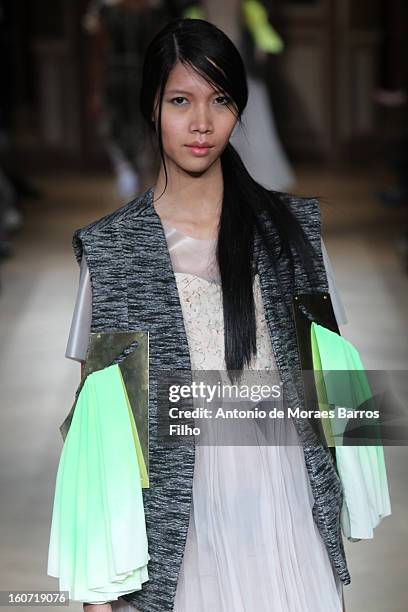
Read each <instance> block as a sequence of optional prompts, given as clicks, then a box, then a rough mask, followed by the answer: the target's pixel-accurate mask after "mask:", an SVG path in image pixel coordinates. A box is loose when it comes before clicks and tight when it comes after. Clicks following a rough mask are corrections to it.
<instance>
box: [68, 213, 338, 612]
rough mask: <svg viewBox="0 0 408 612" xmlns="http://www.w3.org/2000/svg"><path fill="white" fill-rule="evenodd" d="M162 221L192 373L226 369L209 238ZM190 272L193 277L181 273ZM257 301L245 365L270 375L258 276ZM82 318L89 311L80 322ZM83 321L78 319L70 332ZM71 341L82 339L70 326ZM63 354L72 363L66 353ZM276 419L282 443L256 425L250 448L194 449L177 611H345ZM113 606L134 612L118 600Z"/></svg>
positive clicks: (293, 451)
mask: <svg viewBox="0 0 408 612" xmlns="http://www.w3.org/2000/svg"><path fill="white" fill-rule="evenodd" d="M163 225H164V226H165V229H166V238H167V241H168V247H169V252H170V256H171V259H172V263H173V266H174V269H175V278H176V282H177V287H178V291H179V296H180V303H181V307H182V311H183V317H184V324H185V329H186V334H187V339H188V345H189V350H190V358H191V366H192V369H193V370H225V361H224V340H223V312H222V293H221V285H220V283H219V273H218V269H217V267H216V264H215V258H214V251H213V246H214V241H211V240H197V239H193V238H191V237H189V236H185V235H183V234H181V233H180V232H179V231H178V230H176V229H174V228H172V227H170V226H168V225H166V224H163ZM186 268H187V269H188V270H190V271H189V272H186V271H182V270H183V269H184V270H185V269H186ZM177 270H179V271H177ZM254 297H255V307H256V320H257V347H258V351H257V355H256V358H255V359H253V360H252V362H251V365H250V369H251V370H252V369H253V370H276V364H275V360H274V356H273V351H272V346H271V341H270V334H269V331H268V327H267V322H266V319H265V314H264V309H263V303H262V295H261V289H260V284H259V276H258V274H257V275H256V276H255V279H254ZM83 301H84V300H83ZM77 302H78V300H77ZM77 305H78V304H77ZM86 316H88V318H89V312H88V315H86V313H85V315H84V314H82V319H83V320H84V319H86ZM80 318H81V317H80V315H78V314H77V316H76V317H75V316H74V320H73V327H75V328H76V329H79V327H80ZM71 336H72V338H74V337H76V339H77V340H78V334H76V336H75V330H74V329H72V328H71V333H70V337H71ZM72 338H71V339H72ZM77 346H79V344H78V343H77ZM67 353H70V355H69V356H71V358H72V350H71V351H68V347H67ZM67 356H68V355H67ZM73 358H76V356H75V355H74V356H73ZM223 374H224V375H225V372H224V373H223ZM272 421H273V422H274V427H275V432H274V435H275V436H276V440H279V441H280V443H281V444H283V443H285V444H286V445H285V446H283V445H260V444H259V442H257V436H258V430H257V427H256V424H255V422H254V425H253V427H252V430H250V431H249V436H252V437H253V440H252V442H251V445H246V446H238V445H230V446H219V445H218V446H217V445H199V444H197V445H196V460H195V469H194V478H193V495H192V505H191V514H190V523H189V528H188V535H187V541H186V547H185V554H184V557H183V561H182V565H181V568H180V573H179V580H178V584H177V591H176V597H175V604H174V612H210V611H211V612H231V611H232V610H233V611H234V612H254V611H258V610H262V611H265V612H268V611H270V612H342V583H341V582H340V580H339V579H338V578H337V576H336V575H335V573H334V572H333V569H332V566H331V563H330V560H329V556H328V553H327V551H326V548H325V546H324V543H323V541H322V538H321V536H320V533H319V531H318V529H317V526H316V524H315V522H314V519H313V516H312V506H313V494H312V491H311V487H310V482H309V478H308V475H307V470H306V465H305V461H304V455H303V449H302V447H301V445H299V444H298V443H297V442H298V440H297V433H296V430H295V428H294V426H293V423H292V421H291V420H289V421H288V420H280V419H273V420H272ZM205 427H207V428H209V429H208V431H210V430H211V427H213V425H212V423H210V422H207V424H205ZM210 434H211V432H210ZM113 609H114V610H115V611H116V612H128V611H129V612H135V611H136V612H137V608H135V607H134V606H130V605H129V604H127V603H126V602H125V601H124V600H121V599H119V600H118V601H116V602H114V603H113Z"/></svg>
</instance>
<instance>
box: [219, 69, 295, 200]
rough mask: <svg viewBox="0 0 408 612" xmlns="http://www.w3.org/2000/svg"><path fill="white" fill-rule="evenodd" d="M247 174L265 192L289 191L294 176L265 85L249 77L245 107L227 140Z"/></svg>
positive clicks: (293, 182) (292, 184)
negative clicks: (264, 188) (239, 120)
mask: <svg viewBox="0 0 408 612" xmlns="http://www.w3.org/2000/svg"><path fill="white" fill-rule="evenodd" d="M230 142H231V144H232V145H233V146H234V147H235V148H236V150H237V151H238V153H239V155H240V157H241V159H242V161H243V162H244V164H245V167H246V168H247V170H248V172H249V173H250V175H251V176H252V177H253V178H254V179H255V180H256V181H257V182H258V183H260V184H261V185H263V186H264V187H266V188H267V189H273V190H274V191H290V190H293V187H294V185H295V175H294V172H293V170H292V167H291V165H290V163H289V160H288V158H287V156H286V153H285V151H284V149H283V147H282V144H281V142H280V139H279V135H278V132H277V130H276V127H275V120H274V117H273V112H272V107H271V103H270V101H269V94H268V90H267V88H266V85H265V83H264V82H263V81H261V80H260V79H258V78H254V77H252V76H250V75H248V104H247V106H246V108H245V110H244V112H243V114H242V127H241V125H240V124H239V123H237V125H236V126H235V128H234V131H233V133H232V136H231V138H230Z"/></svg>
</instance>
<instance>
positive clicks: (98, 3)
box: [84, 0, 168, 202]
mask: <svg viewBox="0 0 408 612" xmlns="http://www.w3.org/2000/svg"><path fill="white" fill-rule="evenodd" d="M167 17H168V16H167V15H166V13H165V11H164V10H163V9H161V8H160V7H158V6H157V2H153V1H152V0H92V1H91V2H90V4H89V7H88V10H87V13H86V15H85V19H84V26H85V28H86V31H87V32H88V33H89V34H90V35H91V36H92V38H91V48H90V85H89V89H90V95H89V110H90V114H91V115H92V116H93V117H94V118H98V129H99V132H100V135H101V137H102V139H103V141H104V144H105V147H106V150H107V152H108V154H109V157H110V159H111V162H112V165H113V169H114V171H115V176H116V185H117V191H118V195H119V196H120V198H121V200H122V202H123V201H128V200H129V199H130V198H132V197H134V196H135V195H136V194H137V193H138V191H139V190H140V184H141V183H140V176H141V175H142V174H143V173H144V172H145V171H146V169H147V168H148V167H149V165H150V166H151V165H153V152H152V151H150V150H149V144H150V143H149V140H148V139H146V133H145V130H144V129H143V127H144V126H143V118H142V117H141V114H140V110H139V106H138V96H139V89H140V78H139V75H141V72H142V62H143V55H144V52H145V50H146V47H147V44H148V42H149V41H150V39H151V38H152V36H153V35H154V34H155V33H157V32H158V30H159V29H160V27H161V26H163V25H164V24H165V23H166V22H167V21H168V19H167Z"/></svg>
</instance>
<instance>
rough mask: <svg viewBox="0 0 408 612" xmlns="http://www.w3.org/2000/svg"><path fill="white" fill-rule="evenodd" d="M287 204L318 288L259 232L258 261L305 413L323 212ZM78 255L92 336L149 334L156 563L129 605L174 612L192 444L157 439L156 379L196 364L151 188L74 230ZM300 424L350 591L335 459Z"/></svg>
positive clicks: (308, 203) (318, 518)
mask: <svg viewBox="0 0 408 612" xmlns="http://www.w3.org/2000/svg"><path fill="white" fill-rule="evenodd" d="M286 197H287V201H288V203H289V205H290V206H291V209H292V210H293V212H294V213H295V215H296V216H297V218H298V220H299V221H300V223H301V224H302V226H303V228H304V230H305V232H306V234H307V237H308V239H309V240H310V241H311V242H312V244H313V246H314V247H315V249H316V252H317V254H318V264H317V272H318V274H317V278H318V281H317V282H318V285H317V286H316V285H314V286H313V287H312V286H311V285H310V284H309V280H308V278H307V275H306V273H305V270H304V269H303V266H302V263H301V261H300V260H299V259H296V266H295V268H296V269H295V284H294V285H293V283H292V281H291V277H290V270H289V266H288V262H287V260H286V261H285V259H282V260H281V261H280V262H279V263H278V264H277V265H276V266H275V265H272V263H271V259H270V257H269V255H268V253H267V251H266V249H265V247H264V245H263V241H262V240H260V236H259V233H258V232H256V234H255V257H256V262H257V264H256V265H257V271H258V272H259V279H260V285H261V291H262V298H263V303H264V308H265V316H266V318H267V323H268V328H269V331H270V336H271V342H272V346H273V351H274V356H275V359H276V364H277V367H278V370H279V374H280V377H281V380H282V381H283V382H284V383H285V386H286V394H287V402H288V405H289V406H291V407H292V408H296V407H299V406H300V407H301V408H303V407H304V404H303V400H304V398H303V396H302V392H301V390H300V388H299V385H298V383H297V382H294V380H295V374H296V372H298V371H300V358H299V351H298V346H297V339H296V331H295V327H294V321H293V317H292V315H291V303H292V299H293V297H294V294H296V293H299V294H300V293H308V292H309V293H310V292H326V293H327V292H328V282H327V277H326V272H325V268H324V262H323V257H322V253H321V246H320V208H319V204H318V202H317V201H316V200H315V199H305V198H295V197H292V196H286ZM266 229H267V231H268V232H270V233H271V236H272V239H273V238H274V231H275V230H274V228H273V227H271V226H270V225H269V226H268V227H266ZM275 243H277V240H275ZM73 247H74V251H75V256H76V259H77V261H78V263H79V264H80V262H81V258H82V254H83V253H84V254H85V256H86V259H87V263H88V267H89V272H90V279H91V286H92V324H91V331H92V332H98V331H127V330H144V331H149V344H150V349H149V371H150V382H149V433H150V448H149V468H150V488H148V489H143V501H144V508H145V518H146V529H147V535H148V542H149V553H150V556H151V559H150V561H149V565H148V571H149V580H148V581H147V582H145V583H144V584H143V586H142V589H141V590H139V591H135V592H133V593H130V594H128V595H125V596H124V597H125V599H127V600H128V601H129V602H130V603H132V604H134V605H135V606H136V607H137V608H138V609H139V610H140V611H141V612H171V611H172V610H173V606H174V598H175V593H176V587H177V580H178V574H179V570H180V566H181V562H182V559H183V554H184V548H185V543H186V537H187V530H188V525H189V517H190V504H191V496H192V482H193V473H194V462H195V445H194V442H192V443H190V444H188V443H183V444H178V445H177V446H176V445H174V444H167V443H165V442H163V441H162V440H161V439H160V438H159V437H158V436H157V419H158V414H157V384H156V377H157V375H158V373H159V372H161V371H163V370H172V369H181V370H191V363H190V354H189V348H188V342H187V336H186V331H185V327H184V320H183V314H182V309H181V304H180V300H179V295H178V289H177V284H176V279H175V276H174V270H173V266H172V263H171V259H170V254H169V251H168V247H167V241H166V237H165V233H164V228H163V226H162V223H161V220H160V217H159V216H158V215H157V213H156V211H155V209H154V206H153V188H151V189H149V190H147V191H146V192H145V193H144V194H142V195H141V196H140V197H138V198H137V199H135V200H133V201H131V202H129V203H128V204H126V205H124V206H122V207H121V208H119V209H118V210H115V211H114V212H112V213H110V214H108V215H106V216H104V217H102V218H101V219H98V220H96V221H94V222H93V223H90V224H89V225H87V226H85V227H83V228H80V229H78V230H76V231H75V233H74V236H73ZM315 282H316V281H315ZM294 424H295V427H296V430H297V432H298V435H299V438H300V440H301V442H302V446H303V450H304V456H305V463H306V467H307V472H308V476H309V480H310V483H311V488H312V492H313V496H314V500H315V503H314V507H313V517H314V520H315V523H316V525H317V527H318V529H319V532H320V534H321V537H322V539H323V541H324V544H325V546H326V549H327V552H328V555H329V558H330V560H331V563H332V566H333V568H334V570H335V572H337V574H338V576H339V577H340V579H341V580H342V582H343V583H344V584H349V583H350V575H349V572H348V569H347V563H346V559H345V553H344V548H343V541H342V535H341V530H340V511H341V505H342V501H343V492H342V486H341V482H340V479H339V476H338V474H337V471H336V467H335V464H334V462H333V459H332V456H331V454H330V452H329V451H328V450H327V449H325V448H324V446H323V445H322V444H320V443H319V442H317V438H316V436H315V434H314V433H313V431H312V428H311V427H310V424H309V422H308V421H307V420H306V419H294ZM192 439H193V440H194V437H192Z"/></svg>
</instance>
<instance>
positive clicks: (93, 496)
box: [48, 364, 150, 603]
mask: <svg viewBox="0 0 408 612" xmlns="http://www.w3.org/2000/svg"><path fill="white" fill-rule="evenodd" d="M146 481H147V473H146V466H145V464H144V461H143V453H142V451H141V448H140V442H139V437H138V434H137V429H136V425H135V422H134V418H133V414H132V411H131V409H130V404H129V399H128V397H127V392H126V387H125V385H124V382H123V378H122V374H121V371H120V368H119V365H117V364H114V365H111V366H109V367H106V368H103V369H102V370H97V371H96V372H93V373H92V374H89V375H88V376H87V378H86V380H85V382H84V385H83V387H82V389H81V392H80V394H79V396H78V399H77V403H76V407H75V411H74V415H73V418H72V423H71V426H70V429H69V431H68V434H67V437H66V439H65V443H64V446H63V449H62V453H61V457H60V462H59V466H58V472H57V477H56V484H55V494H54V505H53V513H52V523H51V533H50V543H49V553H48V575H50V576H55V577H57V578H59V583H60V584H59V588H60V590H67V591H69V597H70V599H72V600H76V601H86V602H89V603H98V602H101V601H106V600H114V599H117V598H118V597H120V596H121V595H123V594H125V593H131V592H133V591H135V590H138V589H141V588H142V584H143V582H146V581H147V580H148V579H149V576H148V569H147V565H148V561H149V559H150V555H149V553H148V541H147V535H146V524H145V515H144V507H143V496H142V483H143V482H146Z"/></svg>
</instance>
